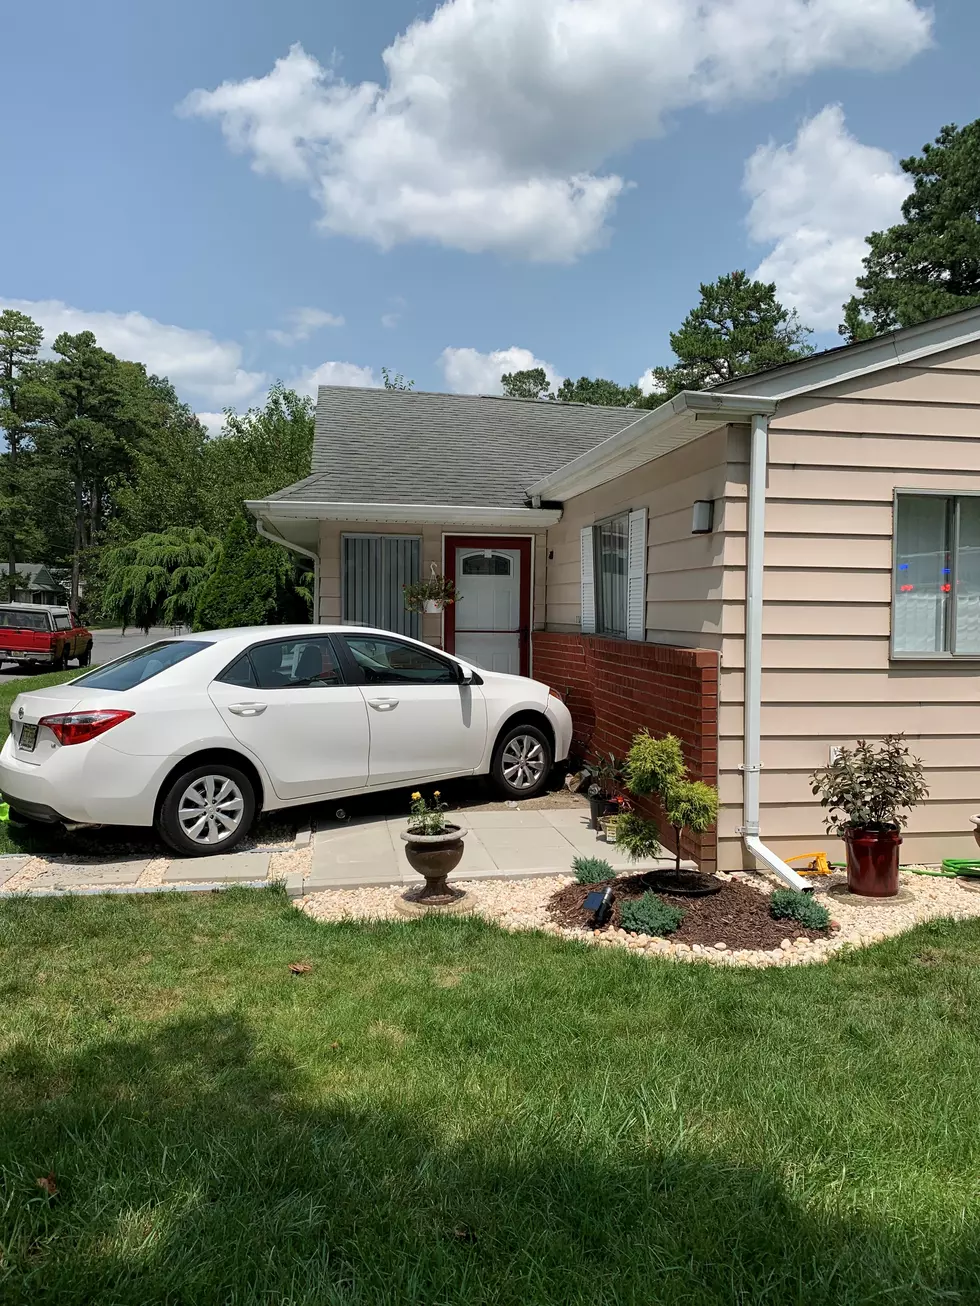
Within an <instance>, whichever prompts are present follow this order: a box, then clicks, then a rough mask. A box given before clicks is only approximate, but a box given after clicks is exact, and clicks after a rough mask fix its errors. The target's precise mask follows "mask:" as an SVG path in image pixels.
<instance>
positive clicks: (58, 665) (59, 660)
mask: <svg viewBox="0 0 980 1306" xmlns="http://www.w3.org/2000/svg"><path fill="white" fill-rule="evenodd" d="M54 669H55V671H67V670H68V653H67V651H66V650H65V649H62V650H61V652H60V653H59V654H58V656H57V657H56V658H55V660H54Z"/></svg>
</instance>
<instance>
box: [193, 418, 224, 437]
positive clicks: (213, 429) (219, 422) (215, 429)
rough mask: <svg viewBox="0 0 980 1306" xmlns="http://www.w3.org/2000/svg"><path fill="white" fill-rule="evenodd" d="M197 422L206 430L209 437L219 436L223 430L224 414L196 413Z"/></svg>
mask: <svg viewBox="0 0 980 1306" xmlns="http://www.w3.org/2000/svg"><path fill="white" fill-rule="evenodd" d="M197 420H198V421H199V422H200V423H201V425H202V426H203V427H205V428H206V429H207V432H208V434H209V435H220V434H221V432H222V431H223V430H224V425H225V415H224V413H198V414H197Z"/></svg>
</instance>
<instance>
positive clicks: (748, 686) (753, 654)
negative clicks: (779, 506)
mask: <svg viewBox="0 0 980 1306" xmlns="http://www.w3.org/2000/svg"><path fill="white" fill-rule="evenodd" d="M768 466H769V418H768V417H763V416H762V415H759V414H757V415H755V416H753V418H752V438H751V446H750V453H749V504H748V510H749V520H748V532H747V537H746V559H745V694H744V698H745V719H744V725H743V735H744V747H745V753H744V762H743V765H742V829H741V835H742V842H743V843H744V844H745V847H746V849H747V851H748V852H749V853H750V854H751V855H752V857H754V858H755V860H756V861H757V862H759V863H761V865H762V866H764V867H765V868H766V869H767V870H769V871H772V872H773V874H774V875H778V876H779V878H780V879H781V880H783V881H785V883H786V884H788V885H789V886H790V888H792V889H799V890H801V891H802V890H812V889H813V885H812V884H810V883H809V882H808V881H806V880H804V879H803V877H802V875H797V873H796V872H795V871H794V870H793V868H792V867H791V866H787V865H786V863H785V862H784V861H783V860H782V858H780V857H777V856H776V854H775V853H774V852H773V851H772V849H771V848H767V847H766V845H765V844H764V843H763V842H762V840H761V838H760V837H759V774H760V771H761V768H762V582H763V576H764V573H765V547H766V472H767V469H768Z"/></svg>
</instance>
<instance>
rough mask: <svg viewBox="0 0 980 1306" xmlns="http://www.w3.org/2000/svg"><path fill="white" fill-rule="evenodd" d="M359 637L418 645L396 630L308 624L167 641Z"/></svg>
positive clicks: (250, 628)
mask: <svg viewBox="0 0 980 1306" xmlns="http://www.w3.org/2000/svg"><path fill="white" fill-rule="evenodd" d="M355 631H356V632H357V633H358V634H361V635H393V636H394V637H395V638H396V639H407V640H412V642H413V643H416V644H418V643H420V642H421V641H420V640H417V639H414V638H413V636H411V635H401V634H399V633H398V631H396V630H383V629H382V628H381V627H380V626H357V625H353V624H348V625H346V626H340V625H320V626H315V625H313V624H312V623H310V622H307V623H306V624H305V625H295V626H235V627H232V629H230V630H196V631H193V632H190V631H189V632H188V633H187V634H186V635H171V636H168V638H169V639H203V640H207V641H208V643H209V644H217V643H223V642H225V641H227V640H233V639H242V640H244V641H245V642H246V643H249V642H251V641H252V640H254V639H294V638H295V637H296V636H297V635H349V634H351V633H352V632H355Z"/></svg>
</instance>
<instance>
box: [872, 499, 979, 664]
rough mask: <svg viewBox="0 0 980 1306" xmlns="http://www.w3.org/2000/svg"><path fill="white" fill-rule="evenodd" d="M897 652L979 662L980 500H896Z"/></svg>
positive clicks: (894, 635)
mask: <svg viewBox="0 0 980 1306" xmlns="http://www.w3.org/2000/svg"><path fill="white" fill-rule="evenodd" d="M892 652H893V653H894V654H895V655H897V656H905V657H909V656H913V657H914V656H916V655H918V656H922V657H937V656H944V655H945V656H947V657H980V497H977V496H970V495H956V496H954V495H950V496H945V495H939V494H900V495H898V497H897V498H896V501H895V574H894V591H893V596H892Z"/></svg>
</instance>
